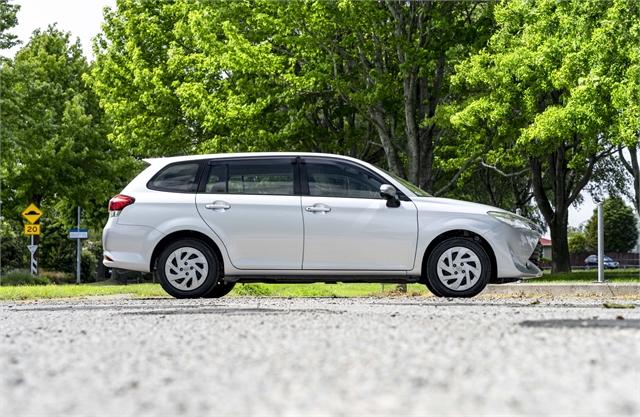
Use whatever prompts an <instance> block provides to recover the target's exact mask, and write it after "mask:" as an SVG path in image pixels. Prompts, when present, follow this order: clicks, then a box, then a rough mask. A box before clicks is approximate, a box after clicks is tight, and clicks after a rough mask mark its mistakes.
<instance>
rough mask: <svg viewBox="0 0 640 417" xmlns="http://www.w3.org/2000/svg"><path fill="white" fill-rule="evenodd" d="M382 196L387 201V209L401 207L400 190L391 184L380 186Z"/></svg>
mask: <svg viewBox="0 0 640 417" xmlns="http://www.w3.org/2000/svg"><path fill="white" fill-rule="evenodd" d="M380 196H381V197H382V198H384V199H385V200H387V207H400V199H399V198H398V190H396V187H394V186H393V185H391V184H382V185H381V186H380Z"/></svg>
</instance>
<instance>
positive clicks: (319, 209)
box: [304, 204, 331, 213]
mask: <svg viewBox="0 0 640 417" xmlns="http://www.w3.org/2000/svg"><path fill="white" fill-rule="evenodd" d="M304 210H305V211H308V212H309V213H328V212H330V211H331V207H329V206H325V205H324V204H314V205H313V206H309V207H305V208H304Z"/></svg>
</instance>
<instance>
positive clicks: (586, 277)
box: [526, 269, 640, 284]
mask: <svg viewBox="0 0 640 417" xmlns="http://www.w3.org/2000/svg"><path fill="white" fill-rule="evenodd" d="M604 279H605V280H606V281H607V282H613V283H624V282H628V283H636V284H637V283H640V269H610V270H606V271H605V272H604ZM597 280H598V271H597V270H595V269H589V270H583V271H574V272H565V273H559V274H548V273H545V274H544V275H543V276H542V277H540V278H534V279H529V280H527V281H526V282H527V283H529V284H536V283H544V282H562V283H572V282H573V283H581V284H583V283H589V282H594V281H597Z"/></svg>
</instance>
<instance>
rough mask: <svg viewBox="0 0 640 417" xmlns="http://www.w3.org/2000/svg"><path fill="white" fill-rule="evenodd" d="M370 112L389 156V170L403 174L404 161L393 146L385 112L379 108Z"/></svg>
mask: <svg viewBox="0 0 640 417" xmlns="http://www.w3.org/2000/svg"><path fill="white" fill-rule="evenodd" d="M368 113H369V117H370V119H371V121H372V122H373V125H374V126H375V128H376V131H377V132H378V136H379V137H380V143H381V144H382V148H383V149H384V153H385V155H386V157H387V165H388V166H389V171H391V172H392V173H394V174H396V175H399V176H402V175H403V169H402V162H401V161H400V157H399V156H398V153H397V152H396V148H395V147H394V146H393V138H392V135H391V133H390V129H389V128H388V127H387V123H386V121H385V117H384V114H383V113H382V111H380V110H379V109H377V108H371V109H369V111H368Z"/></svg>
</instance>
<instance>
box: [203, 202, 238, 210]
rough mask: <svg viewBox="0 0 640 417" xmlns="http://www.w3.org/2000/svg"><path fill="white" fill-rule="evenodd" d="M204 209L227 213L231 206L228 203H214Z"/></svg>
mask: <svg viewBox="0 0 640 417" xmlns="http://www.w3.org/2000/svg"><path fill="white" fill-rule="evenodd" d="M204 208H206V209H207V210H215V211H225V210H229V209H230V208H231V204H229V203H227V202H226V201H214V202H213V203H209V204H205V205H204Z"/></svg>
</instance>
